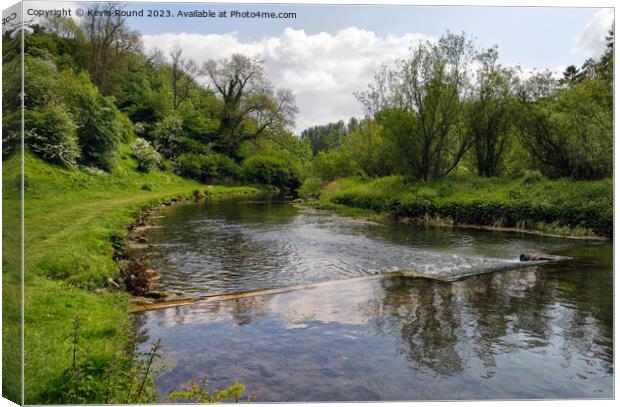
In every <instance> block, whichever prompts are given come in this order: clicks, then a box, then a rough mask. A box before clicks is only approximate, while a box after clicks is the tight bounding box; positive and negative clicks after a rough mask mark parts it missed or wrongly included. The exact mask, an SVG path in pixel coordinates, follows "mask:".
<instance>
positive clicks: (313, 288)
mask: <svg viewBox="0 0 620 407" xmlns="http://www.w3.org/2000/svg"><path fill="white" fill-rule="evenodd" d="M162 216H163V217H162V218H158V219H156V220H155V221H156V223H157V225H158V226H161V227H160V228H156V229H151V230H149V232H148V237H149V239H150V242H151V243H153V244H154V245H155V247H156V252H157V253H158V254H159V256H154V258H153V262H154V266H155V267H156V268H157V269H158V270H160V271H161V273H162V289H166V290H170V291H174V292H176V293H178V294H179V295H183V296H192V295H211V294H221V293H231V292H241V291H247V290H257V289H264V288H274V287H288V286H293V285H299V284H309V283H313V284H312V285H309V286H308V288H307V289H302V290H296V291H292V292H287V293H281V294H276V295H267V296H259V297H253V298H246V299H236V300H229V301H221V302H215V303H210V302H199V303H196V304H193V305H190V306H185V307H179V308H169V309H164V310H158V311H151V312H147V313H144V314H142V315H141V316H140V324H141V326H142V328H143V330H144V332H145V334H146V335H147V338H148V339H147V341H146V342H145V344H144V346H145V347H147V346H148V345H149V344H150V343H151V342H152V341H154V340H156V339H157V338H161V339H162V345H163V348H162V352H163V361H164V364H165V366H166V367H165V369H164V370H163V373H162V374H161V375H160V376H159V378H158V379H157V382H156V384H157V387H158V389H159V391H160V394H161V395H162V397H163V398H164V399H165V395H166V394H167V393H168V392H169V391H171V390H175V389H179V388H181V387H182V386H183V385H184V384H185V383H186V382H187V381H188V380H189V379H190V378H192V376H198V375H201V374H205V373H206V374H207V375H208V378H209V381H210V383H211V385H212V386H214V387H218V388H219V387H223V386H228V385H230V384H232V383H234V382H235V381H239V382H242V383H244V384H245V385H246V386H247V394H248V395H251V396H252V397H253V399H254V400H257V401H319V400H332V401H335V400H339V401H345V400H347V401H352V400H433V399H503V398H510V399H514V398H527V399H531V398H609V397H612V386H613V341H612V331H613V329H612V321H613V315H612V309H613V308H612V302H613V299H612V290H613V288H612V287H613V281H612V259H611V256H612V246H611V244H609V243H584V242H575V241H569V240H566V239H551V238H542V237H534V236H521V235H515V234H500V233H489V232H482V231H473V230H451V229H442V228H420V227H413V226H410V225H398V224H395V225H378V224H372V223H368V222H360V221H356V220H352V219H345V218H341V217H337V216H334V215H330V214H321V213H316V212H312V211H305V210H300V209H296V208H294V207H292V206H291V205H290V204H288V203H278V202H252V201H229V202H215V203H208V204H200V205H198V204H197V205H186V206H176V207H172V208H167V209H165V210H163V211H162ZM540 250H543V251H547V252H553V253H558V254H565V255H569V256H572V257H573V258H574V259H573V260H571V261H569V262H563V263H555V264H552V263H548V264H537V265H532V266H527V267H523V266H522V265H521V264H519V263H518V257H519V254H520V253H523V252H528V251H540ZM387 271H415V272H418V273H422V274H425V275H428V276H435V277H441V278H444V279H449V280H453V281H448V282H447V281H433V280H425V279H417V278H405V277H395V276H382V275H381V273H383V272H387ZM366 277H367V278H366Z"/></svg>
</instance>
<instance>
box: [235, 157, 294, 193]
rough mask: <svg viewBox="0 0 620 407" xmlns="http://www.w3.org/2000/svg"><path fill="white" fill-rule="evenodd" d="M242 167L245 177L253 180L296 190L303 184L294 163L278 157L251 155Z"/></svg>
mask: <svg viewBox="0 0 620 407" xmlns="http://www.w3.org/2000/svg"><path fill="white" fill-rule="evenodd" d="M242 167H243V172H244V174H245V178H246V179H247V180H249V181H252V182H256V183H259V184H264V185H273V186H276V187H278V188H281V189H285V190H295V189H297V188H299V186H300V185H301V181H300V179H299V175H298V173H297V170H296V169H295V168H294V167H293V165H292V164H291V163H290V162H286V161H284V160H282V159H279V158H276V157H266V156H265V157H263V156H254V157H250V158H248V159H247V160H245V161H244V162H243V166H242Z"/></svg>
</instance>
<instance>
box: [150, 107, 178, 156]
mask: <svg viewBox="0 0 620 407" xmlns="http://www.w3.org/2000/svg"><path fill="white" fill-rule="evenodd" d="M151 137H152V139H153V144H154V145H155V148H156V149H157V151H159V152H160V153H161V154H162V155H163V156H164V157H166V159H168V160H174V159H176V158H177V156H178V155H179V153H180V144H181V140H182V139H183V120H181V118H180V117H176V116H168V117H166V118H164V119H163V120H161V121H159V122H157V123H156V124H155V128H154V129H153V131H152V132H151Z"/></svg>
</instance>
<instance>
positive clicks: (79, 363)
mask: <svg viewBox="0 0 620 407" xmlns="http://www.w3.org/2000/svg"><path fill="white" fill-rule="evenodd" d="M82 323H83V322H82V320H81V318H80V317H79V316H76V317H75V318H74V320H73V324H72V330H71V335H70V336H69V340H70V343H69V345H70V347H69V358H70V359H71V363H70V365H69V367H68V368H67V369H65V371H64V372H63V374H62V376H61V380H60V383H58V387H57V388H56V389H54V391H53V393H52V394H50V395H49V396H51V397H52V398H51V400H61V401H62V402H63V403H64V404H86V403H99V404H111V403H125V404H128V403H149V402H150V403H153V402H156V401H157V393H156V392H155V388H154V385H153V377H154V376H155V375H156V374H157V370H155V369H154V366H153V364H154V361H155V360H156V359H157V358H159V357H160V355H159V350H160V347H161V345H160V341H159V340H158V341H156V342H155V343H154V344H153V345H152V346H151V348H150V349H149V350H148V351H147V352H138V351H136V345H137V343H136V341H137V338H133V339H132V341H131V342H130V346H129V349H128V351H127V352H126V353H124V354H122V355H118V356H117V357H115V358H113V359H110V360H109V361H108V362H106V363H103V364H102V363H101V362H100V361H98V360H96V359H94V358H92V357H91V355H89V354H88V350H87V349H86V348H84V347H83V346H82V342H83V341H84V338H83V335H84V334H83V332H82V330H81V328H82Z"/></svg>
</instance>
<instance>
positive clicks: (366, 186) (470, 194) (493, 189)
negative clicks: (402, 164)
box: [315, 176, 613, 237]
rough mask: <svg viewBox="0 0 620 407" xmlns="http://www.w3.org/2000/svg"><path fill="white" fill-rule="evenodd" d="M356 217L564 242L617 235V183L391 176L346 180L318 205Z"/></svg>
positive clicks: (329, 188) (327, 192) (335, 184)
mask: <svg viewBox="0 0 620 407" xmlns="http://www.w3.org/2000/svg"><path fill="white" fill-rule="evenodd" d="M315 204H316V206H318V207H325V208H334V209H340V210H344V212H349V213H351V212H352V211H353V213H352V214H353V215H355V214H368V213H369V212H370V213H378V214H381V215H384V216H390V217H393V218H397V219H399V218H408V219H414V220H417V221H419V222H423V223H426V224H437V225H478V226H488V227H495V228H510V229H517V230H523V231H539V232H543V233H545V234H550V235H561V236H602V237H611V236H612V233H613V183H612V181H611V180H602V181H571V180H554V181H552V180H547V179H544V178H539V177H531V178H522V179H502V178H478V177H450V178H446V179H442V180H438V181H432V182H426V183H422V182H413V181H409V180H407V179H405V178H403V177H398V176H391V177H384V178H379V179H374V180H367V179H361V178H357V177H351V178H343V179H340V180H337V181H334V182H332V183H330V184H328V185H327V186H326V187H325V188H324V189H323V190H322V191H321V193H320V199H319V200H318V201H317V202H316V203H315Z"/></svg>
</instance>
